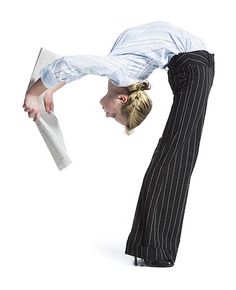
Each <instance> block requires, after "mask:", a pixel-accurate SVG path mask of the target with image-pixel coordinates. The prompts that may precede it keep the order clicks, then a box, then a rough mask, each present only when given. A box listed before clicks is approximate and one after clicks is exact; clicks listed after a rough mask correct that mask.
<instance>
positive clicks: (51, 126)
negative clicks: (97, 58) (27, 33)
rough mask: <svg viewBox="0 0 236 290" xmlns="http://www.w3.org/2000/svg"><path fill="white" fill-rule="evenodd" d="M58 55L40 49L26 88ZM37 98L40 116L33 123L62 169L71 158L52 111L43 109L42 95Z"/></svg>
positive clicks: (30, 85)
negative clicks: (48, 111) (38, 99)
mask: <svg viewBox="0 0 236 290" xmlns="http://www.w3.org/2000/svg"><path fill="white" fill-rule="evenodd" d="M59 57H60V56H59V55H56V54H54V53H53V52H51V51H49V50H47V49H45V48H41V49H40V51H39V54H38V58H37V60H36V63H35V66H34V69H33V72H32V75H31V78H30V82H29V85H28V88H27V90H28V89H29V88H30V87H32V86H33V84H34V83H35V82H36V81H37V80H38V79H39V78H40V71H41V69H42V68H43V67H45V66H47V65H48V64H50V63H52V62H53V61H54V60H55V59H58V58H59ZM39 98H40V117H39V119H36V120H35V124H36V125H37V127H38V130H39V132H40V134H41V136H42V137H43V139H44V141H45V143H46V145H47V148H48V150H49V151H50V153H51V155H52V157H53V159H54V161H55V163H56V165H57V168H58V169H59V170H62V169H64V168H66V167H67V166H68V165H69V164H70V163H71V160H70V158H69V156H68V154H67V151H66V147H65V143H64V139H63V135H62V132H61V129H60V126H59V122H58V119H57V117H56V116H55V114H54V113H53V112H51V113H50V114H49V113H47V112H46V111H45V107H44V100H43V96H40V97H39Z"/></svg>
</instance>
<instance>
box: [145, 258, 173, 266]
mask: <svg viewBox="0 0 236 290" xmlns="http://www.w3.org/2000/svg"><path fill="white" fill-rule="evenodd" d="M144 263H145V265H146V266H149V267H172V266H174V263H173V262H172V261H170V260H145V259H144Z"/></svg>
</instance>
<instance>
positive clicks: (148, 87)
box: [140, 80, 151, 90]
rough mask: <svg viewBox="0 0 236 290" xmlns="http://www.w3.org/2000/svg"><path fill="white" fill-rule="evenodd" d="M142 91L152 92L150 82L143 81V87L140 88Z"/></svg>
mask: <svg viewBox="0 0 236 290" xmlns="http://www.w3.org/2000/svg"><path fill="white" fill-rule="evenodd" d="M140 89H141V90H150V89H151V84H150V83H149V81H147V80H144V81H142V86H141V88H140Z"/></svg>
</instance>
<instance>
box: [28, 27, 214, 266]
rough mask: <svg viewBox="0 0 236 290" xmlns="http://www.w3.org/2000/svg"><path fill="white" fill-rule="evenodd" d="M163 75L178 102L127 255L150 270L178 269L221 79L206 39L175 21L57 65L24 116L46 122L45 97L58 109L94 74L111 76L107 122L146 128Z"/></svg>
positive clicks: (132, 32)
mask: <svg viewBox="0 0 236 290" xmlns="http://www.w3.org/2000/svg"><path fill="white" fill-rule="evenodd" d="M156 68H161V69H166V70H167V71H168V80H169V83H170V86H171V89H172V91H173V95H174V99H173V104H172V107H171V111H170V114H169V117H168V120H167V123H166V125H165V128H164V131H163V134H162V137H161V138H160V139H159V140H158V144H157V147H156V149H155V151H154V153H153V156H152V159H151V162H150V165H149V167H148V169H147V171H146V174H145V176H144V179H143V183H142V187H141V191H140V195H139V199H138V203H137V208H136V212H135V216H134V220H133V225H132V229H131V232H130V234H129V237H128V240H127V244H126V250H125V253H126V254H128V255H132V256H134V257H135V265H137V264H138V263H137V257H140V258H141V259H142V265H146V266H152V267H171V266H173V265H174V262H175V259H176V255H177V251H178V246H179V242H180V235H181V230H182V224H183V217H184V212H185V206H186V199H187V194H188V189H189V184H190V178H191V174H192V171H193V169H194V166H195V162H196V159H197V155H198V150H199V144H200V139H201V134H202V128H203V124H204V119H205V113H206V108H207V101H208V96H209V93H210V89H211V86H212V83H213V78H214V54H211V53H209V52H208V51H207V50H206V45H205V44H204V42H203V41H202V40H201V39H199V38H198V37H196V36H194V35H192V34H190V33H188V32H186V31H184V30H182V29H180V28H178V27H176V26H174V25H172V24H170V23H167V22H161V21H157V22H152V23H148V24H144V25H140V26H136V27H131V28H129V29H127V30H125V31H124V32H123V33H121V34H120V36H119V37H118V38H117V40H116V42H115V44H114V45H113V47H112V49H111V51H110V53H109V54H108V55H106V56H92V55H75V56H65V57H62V58H59V59H57V60H56V61H54V62H53V63H51V64H50V65H49V66H47V67H45V68H44V69H43V70H42V71H41V78H40V79H39V80H38V81H37V82H36V83H35V85H34V86H33V87H32V88H31V89H30V90H29V91H28V92H27V93H26V96H25V101H24V105H23V107H24V110H25V111H26V112H28V115H29V117H30V118H33V119H34V120H36V118H38V117H39V105H38V97H39V96H40V95H42V94H44V100H45V109H46V111H47V112H48V113H50V110H53V97H52V95H53V92H54V91H56V90H58V89H59V88H60V87H62V86H63V85H65V84H66V83H69V82H71V81H74V80H77V79H79V78H81V77H83V76H84V75H86V74H96V75H100V76H106V77H108V79H109V81H108V92H107V94H106V95H105V96H104V97H103V98H102V99H101V100H100V103H101V105H102V107H103V109H104V110H105V112H106V116H107V117H113V118H115V120H116V121H117V122H119V123H120V124H122V125H123V126H125V130H126V133H127V134H130V133H131V132H132V130H133V129H134V128H135V127H137V126H139V125H140V124H141V123H142V121H143V120H144V119H145V118H146V117H147V115H148V113H149V112H150V110H151V108H152V101H151V99H150V98H149V97H148V95H147V94H146V92H145V90H148V89H150V84H149V82H148V81H147V80H146V79H147V78H148V76H149V75H150V74H151V73H152V71H153V70H154V69H156Z"/></svg>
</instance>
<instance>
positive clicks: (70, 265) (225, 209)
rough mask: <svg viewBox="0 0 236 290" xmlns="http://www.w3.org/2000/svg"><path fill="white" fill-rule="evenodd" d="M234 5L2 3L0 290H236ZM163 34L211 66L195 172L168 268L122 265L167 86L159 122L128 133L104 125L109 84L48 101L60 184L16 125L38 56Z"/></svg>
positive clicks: (162, 79) (155, 90)
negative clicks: (56, 125) (61, 158)
mask: <svg viewBox="0 0 236 290" xmlns="http://www.w3.org/2000/svg"><path fill="white" fill-rule="evenodd" d="M233 2H234V1H206V0H204V1H201V0H198V1H190V0H185V1H184V0H182V1H181V0H179V1H170V0H169V1H162V2H160V1H156V0H155V1H151V0H145V1H143V2H142V1H127V0H126V1H123V0H120V1H106V0H100V1H89V0H87V1H71V0H67V1H55V2H54V1H49V0H47V1H45V0H41V1H26V0H22V1H10V0H8V1H7V2H3V3H4V4H1V9H0V13H1V17H0V22H1V23H0V24H1V26H0V27H1V46H0V49H1V66H0V74H1V75H0V79H1V114H0V126H1V131H0V132H1V143H0V144H1V145H0V146H1V151H0V153H1V175H0V176H1V183H0V289H1V290H8V289H11V290H12V289H14V290H18V289H24V290H28V289H30V290H32V289H33V290H36V289H44V290H48V289H50V290H51V289H57V290H59V289H67V290H68V289H70V290H73V289H124V288H126V287H127V289H144V287H145V289H148V288H149V289H154V288H156V289H181V290H182V289H192V290H195V289H207V288H209V289H215V288H218V289H235V286H236V285H235V279H234V273H235V259H236V254H235V244H236V239H235V219H236V215H235V193H236V191H235V189H236V188H235V162H236V159H235V148H236V146H235V145H236V144H235V143H236V142H235V138H234V137H235V97H236V95H235V73H234V69H233V68H234V66H235V48H236V47H235V31H234V30H233V26H234V25H235V13H234V12H235V9H234V8H233ZM156 20H164V21H169V22H171V23H173V24H175V25H177V26H180V27H182V28H184V29H185V30H187V31H189V32H191V33H193V34H196V35H197V36H199V37H201V38H203V39H205V40H206V42H207V43H208V50H209V51H210V52H212V53H214V54H215V62H216V74H215V80H214V85H213V87H212V91H211V94H210V96H209V100H208V107H207V113H206V118H205V124H204V128H203V134H202V139H201V145H200V150H199V155H198V160H197V162H196V165H195V169H194V172H193V174H192V179H191V184H190V188H189V193H188V200H187V206H186V211H185V218H184V224H183V230H182V236H181V242H180V246H179V251H178V255H177V259H176V263H175V265H174V267H172V268H150V267H135V266H134V265H133V257H132V256H129V255H125V253H124V251H125V244H126V241H127V238H128V234H129V232H130V230H131V225H132V221H133V217H134V212H135V208H136V203H137V200H138V195H139V191H140V188H141V183H142V179H143V176H144V174H145V172H146V169H147V167H148V165H149V162H150V159H151V156H152V154H153V151H154V149H155V146H156V144H157V141H158V139H159V138H160V137H161V134H162V131H163V129H164V126H165V123H166V121H167V117H168V114H169V111H170V107H171V104H172V98H173V96H172V92H171V90H170V87H169V84H168V81H167V74H166V71H164V70H155V71H154V72H153V74H152V75H151V76H150V78H149V81H150V82H151V84H152V90H151V91H149V92H150V93H149V95H150V97H151V98H152V100H153V109H152V111H151V113H150V114H149V116H148V118H147V119H146V120H145V121H144V122H143V123H142V125H140V127H137V129H136V131H135V133H134V134H133V135H131V136H126V135H125V134H124V133H123V131H124V130H123V127H122V126H121V125H120V124H118V123H116V122H115V121H114V120H113V119H111V118H106V117H105V114H104V112H103V110H102V109H101V106H100V104H99V100H100V98H101V97H103V96H104V94H105V93H106V90H107V79H106V78H104V77H99V76H92V75H89V76H86V77H84V78H82V79H81V80H79V81H77V82H73V83H70V84H68V85H67V86H65V87H63V88H62V89H61V90H60V91H58V92H56V93H55V95H54V102H55V114H56V116H57V117H58V119H59V122H60V125H61V128H62V131H63V134H64V139H65V143H66V147H67V150H68V153H69V156H70V158H71V159H72V164H71V165H70V166H69V167H68V168H66V169H64V170H62V171H58V169H57V168H56V165H55V163H54V161H53V159H52V157H51V155H50V153H49V151H48V150H47V148H46V145H45V144H44V141H43V139H42V138H41V136H40V134H39V132H38V130H37V128H36V125H35V123H34V122H33V121H32V119H29V118H28V115H27V114H26V113H25V112H24V111H23V109H22V104H23V99H24V94H25V90H26V87H27V85H28V82H29V78H30V75H31V72H32V69H33V66H34V63H35V60H36V57H37V55H38V51H39V49H40V47H45V48H46V49H48V50H51V51H53V52H55V53H56V54H59V55H71V54H94V55H105V54H107V53H109V51H110V49H111V47H112V45H113V43H114V41H115V40H116V38H117V37H118V35H119V34H120V33H121V32H122V31H123V30H124V29H126V28H128V27H131V26H135V25H140V24H144V23H148V22H152V21H156Z"/></svg>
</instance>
